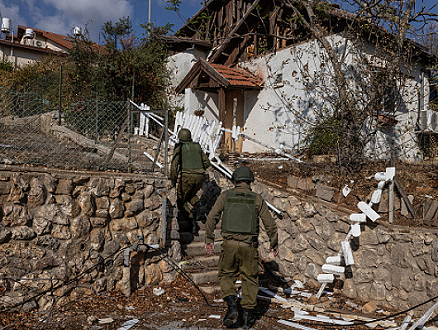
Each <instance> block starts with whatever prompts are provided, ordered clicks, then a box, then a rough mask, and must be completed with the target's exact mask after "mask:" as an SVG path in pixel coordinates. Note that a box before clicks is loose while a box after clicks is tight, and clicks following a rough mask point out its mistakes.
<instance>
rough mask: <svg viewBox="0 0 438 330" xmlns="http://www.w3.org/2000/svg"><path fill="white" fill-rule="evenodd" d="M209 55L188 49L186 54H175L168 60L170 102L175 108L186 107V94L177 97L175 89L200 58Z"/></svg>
mask: <svg viewBox="0 0 438 330" xmlns="http://www.w3.org/2000/svg"><path fill="white" fill-rule="evenodd" d="M206 57H207V54H206V53H205V52H203V51H200V50H197V49H195V48H193V49H188V50H186V51H184V52H181V53H177V54H174V55H172V56H169V57H168V58H167V70H168V71H169V74H170V75H169V76H170V78H171V79H170V88H169V101H170V102H171V105H172V106H174V107H179V108H183V107H184V94H180V95H176V94H175V88H176V87H177V86H178V85H179V83H180V82H181V81H182V80H183V79H184V77H185V76H186V74H187V73H188V72H189V71H190V69H191V68H192V66H193V64H195V63H196V62H197V61H198V60H199V58H203V59H204V60H205V58H206Z"/></svg>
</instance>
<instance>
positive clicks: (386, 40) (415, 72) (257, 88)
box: [165, 0, 438, 161]
mask: <svg viewBox="0 0 438 330" xmlns="http://www.w3.org/2000/svg"><path fill="white" fill-rule="evenodd" d="M303 3H304V2H303ZM303 3H301V2H300V1H298V2H288V1H275V2H272V1H267V0H248V1H245V0H230V1H219V0H210V1H208V2H206V4H205V5H204V6H203V7H202V8H201V9H200V10H199V12H198V13H196V14H195V15H194V16H193V17H191V18H190V19H189V20H188V21H187V23H186V24H185V25H184V26H183V27H182V28H181V29H180V30H179V31H177V32H176V34H175V35H174V36H167V37H165V40H166V42H167V43H168V45H170V49H171V50H173V53H172V55H171V56H170V57H169V63H168V65H169V68H170V70H171V71H172V72H173V75H172V76H173V81H172V89H173V92H174V98H173V101H174V102H175V104H176V105H177V106H179V107H181V108H184V111H185V112H186V113H189V114H195V115H198V116H204V117H205V118H206V119H207V120H212V119H214V120H215V121H216V122H221V123H222V127H223V128H224V129H225V134H224V139H223V140H222V144H223V145H222V148H223V150H224V151H225V152H227V151H230V152H248V153H256V152H262V151H267V149H268V147H269V148H272V149H275V150H282V151H285V152H288V153H292V154H298V153H299V152H300V151H301V150H303V149H306V148H308V147H309V143H310V142H309V141H310V140H309V136H310V135H309V134H311V132H312V131H313V132H314V130H315V128H317V127H321V126H326V125H327V123H331V125H332V126H334V127H336V126H341V125H340V124H339V123H340V122H342V121H343V120H345V118H350V120H351V123H352V124H353V126H354V125H356V126H357V128H356V131H358V132H355V134H356V133H358V134H359V135H357V136H359V138H356V140H357V141H359V142H360V143H362V144H363V145H362V150H363V154H364V155H366V156H367V157H368V158H370V159H388V158H389V157H390V153H391V147H392V146H393V148H394V151H395V153H396V156H397V157H398V158H399V159H402V160H405V161H418V160H421V159H423V154H422V151H421V145H420V142H421V141H420V140H421V139H419V136H420V135H419V133H421V134H424V133H426V134H432V135H434V134H437V133H438V123H437V117H438V116H437V113H436V112H435V111H432V110H429V107H428V103H429V77H430V71H429V68H430V67H431V63H434V61H436V58H435V57H434V56H432V55H430V54H428V53H427V51H426V49H425V48H424V47H422V46H421V45H419V44H417V43H414V42H410V41H409V42H405V43H404V44H403V45H404V46H403V49H402V55H401V56H400V57H399V58H398V61H399V62H397V65H394V59H393V53H394V52H392V50H394V49H395V48H396V47H397V45H396V44H395V43H394V42H392V41H393V40H394V39H395V38H394V36H392V35H391V33H389V32H388V31H386V30H384V29H382V28H379V27H376V26H373V25H371V24H367V23H366V22H364V21H360V20H357V19H356V17H355V16H354V15H352V14H350V13H347V12H345V11H342V10H340V9H339V8H337V7H336V6H334V5H329V6H324V7H323V8H322V7H321V8H320V7H318V6H319V5H317V4H316V3H313V4H312V3H311V5H312V8H311V9H312V11H308V10H307V9H308V8H306V7H305V6H304V5H303ZM309 13H315V17H308V15H309ZM300 15H302V16H300ZM300 17H306V18H310V19H309V20H308V21H310V22H311V21H312V20H315V21H317V23H315V25H308V23H307V21H305V20H303V19H301V18H300ZM315 27H317V28H318V29H319V30H318V31H320V32H318V31H317V32H316V34H315ZM353 31H354V33H353ZM311 32H312V33H311ZM318 33H319V34H320V35H319V37H318V38H315V37H314V36H315V35H318ZM334 57H336V60H335V62H336V64H338V66H336V65H334V60H333V58H334ZM391 68H392V69H391ZM394 68H396V69H394ZM339 86H342V88H339ZM340 90H341V91H340ZM342 93H344V95H345V97H346V103H347V104H348V105H349V107H350V108H351V109H348V111H350V112H349V114H345V113H344V114H343V116H341V117H335V116H334V114H336V113H338V112H339V109H337V105H338V102H337V101H338V100H339V99H340V98H341V97H342V95H341V94H342ZM340 95H341V96H340ZM334 117H335V120H333V118H334ZM353 117H354V118H353ZM339 118H344V119H340V122H339ZM337 120H338V121H337ZM233 126H235V127H237V128H238V129H239V130H240V132H241V133H242V135H241V136H240V138H239V140H238V141H237V140H235V139H232V138H231V135H232V133H231V131H232V127H233Z"/></svg>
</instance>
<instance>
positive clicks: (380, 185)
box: [377, 181, 386, 190]
mask: <svg viewBox="0 0 438 330" xmlns="http://www.w3.org/2000/svg"><path fill="white" fill-rule="evenodd" d="M385 184H386V181H380V182H379V183H378V184H377V189H382V190H383V188H385Z"/></svg>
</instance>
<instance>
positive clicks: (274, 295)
mask: <svg viewBox="0 0 438 330" xmlns="http://www.w3.org/2000/svg"><path fill="white" fill-rule="evenodd" d="M259 290H260V291H262V292H263V293H266V294H267V295H268V296H270V297H273V298H275V299H277V300H279V301H282V302H287V299H286V298H283V297H280V296H279V295H278V294H276V293H274V292H272V291H271V290H269V289H266V288H263V287H259Z"/></svg>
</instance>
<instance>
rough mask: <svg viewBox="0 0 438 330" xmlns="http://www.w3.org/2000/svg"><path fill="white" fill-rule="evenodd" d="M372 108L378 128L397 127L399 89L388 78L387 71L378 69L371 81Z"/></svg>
mask: <svg viewBox="0 0 438 330" xmlns="http://www.w3.org/2000/svg"><path fill="white" fill-rule="evenodd" d="M371 95H372V100H371V102H372V107H373V109H374V110H375V113H374V115H375V116H376V119H377V124H378V126H395V125H396V124H397V120H396V119H395V112H396V110H397V98H398V97H399V96H398V89H397V87H396V84H395V81H394V79H391V77H388V75H387V74H385V71H384V70H382V69H380V68H379V69H377V70H376V71H375V72H374V74H373V76H372V81H371Z"/></svg>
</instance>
